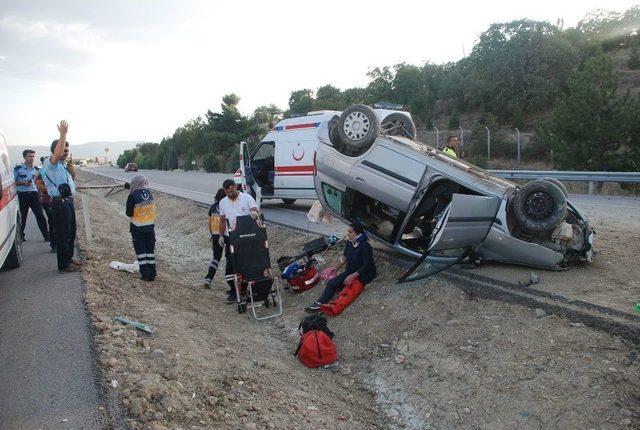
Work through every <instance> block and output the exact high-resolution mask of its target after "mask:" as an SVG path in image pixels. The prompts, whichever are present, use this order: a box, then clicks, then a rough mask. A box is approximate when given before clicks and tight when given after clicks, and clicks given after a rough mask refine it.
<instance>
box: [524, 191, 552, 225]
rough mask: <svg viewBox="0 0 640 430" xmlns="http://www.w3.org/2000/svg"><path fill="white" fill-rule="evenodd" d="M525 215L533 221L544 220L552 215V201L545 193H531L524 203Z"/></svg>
mask: <svg viewBox="0 0 640 430" xmlns="http://www.w3.org/2000/svg"><path fill="white" fill-rule="evenodd" d="M525 208H526V211H527V215H529V216H530V217H531V218H533V219H535V220H538V221H540V220H544V219H547V218H549V216H551V214H552V213H553V199H552V198H551V196H550V195H549V194H547V193H543V192H537V193H532V194H531V195H530V196H529V197H527V201H526V202H525Z"/></svg>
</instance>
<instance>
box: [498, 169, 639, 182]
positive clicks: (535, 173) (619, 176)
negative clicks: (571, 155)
mask: <svg viewBox="0 0 640 430" xmlns="http://www.w3.org/2000/svg"><path fill="white" fill-rule="evenodd" d="M490 172H491V173H493V174H494V175H497V176H500V177H501V178H505V179H538V178H554V179H559V180H561V181H578V182H628V183H640V173H636V172H574V171H560V170H490Z"/></svg>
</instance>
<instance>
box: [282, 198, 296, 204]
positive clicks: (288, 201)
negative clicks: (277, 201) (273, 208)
mask: <svg viewBox="0 0 640 430" xmlns="http://www.w3.org/2000/svg"><path fill="white" fill-rule="evenodd" d="M282 201H283V202H284V204H285V205H292V204H294V203H295V202H296V199H282Z"/></svg>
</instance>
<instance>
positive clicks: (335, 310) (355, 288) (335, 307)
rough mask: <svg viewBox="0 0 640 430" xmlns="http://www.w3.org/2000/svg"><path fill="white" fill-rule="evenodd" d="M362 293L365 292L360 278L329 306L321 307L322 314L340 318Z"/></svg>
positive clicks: (344, 289) (352, 282)
mask: <svg viewBox="0 0 640 430" xmlns="http://www.w3.org/2000/svg"><path fill="white" fill-rule="evenodd" d="M362 291H364V285H362V283H361V282H360V280H359V279H358V278H355V279H354V280H353V281H351V283H350V284H349V285H347V286H346V287H344V288H343V289H342V291H340V294H338V297H336V298H335V299H333V300H331V301H330V302H329V303H327V304H324V305H320V312H322V313H323V314H326V315H329V316H332V317H335V316H338V315H340V314H341V313H342V311H344V310H345V309H346V308H347V306H349V305H350V304H351V303H353V302H354V301H355V300H356V299H357V298H358V296H359V295H360V293H361V292H362Z"/></svg>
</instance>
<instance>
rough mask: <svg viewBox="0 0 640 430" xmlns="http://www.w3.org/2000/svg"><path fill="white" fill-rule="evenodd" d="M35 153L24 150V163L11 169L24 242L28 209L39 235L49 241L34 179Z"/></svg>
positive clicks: (36, 174) (35, 169)
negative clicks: (16, 192)
mask: <svg viewBox="0 0 640 430" xmlns="http://www.w3.org/2000/svg"><path fill="white" fill-rule="evenodd" d="M35 154H36V151H34V150H32V149H25V150H24V151H22V158H24V163H22V164H18V165H17V166H16V167H15V168H14V169H13V178H14V180H15V184H16V189H17V191H18V202H19V204H20V214H21V215H22V218H21V221H22V223H21V224H20V229H21V230H20V233H21V234H22V240H25V236H24V228H25V227H26V226H27V215H28V214H29V209H31V211H32V212H33V215H35V217H36V221H37V222H38V227H39V228H40V233H42V237H43V238H44V240H45V241H49V229H48V228H47V220H46V218H45V216H44V211H43V210H42V205H41V204H40V200H39V199H38V189H37V188H36V178H37V177H38V171H39V170H40V169H38V168H37V167H36V166H34V165H33V162H34V158H35Z"/></svg>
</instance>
